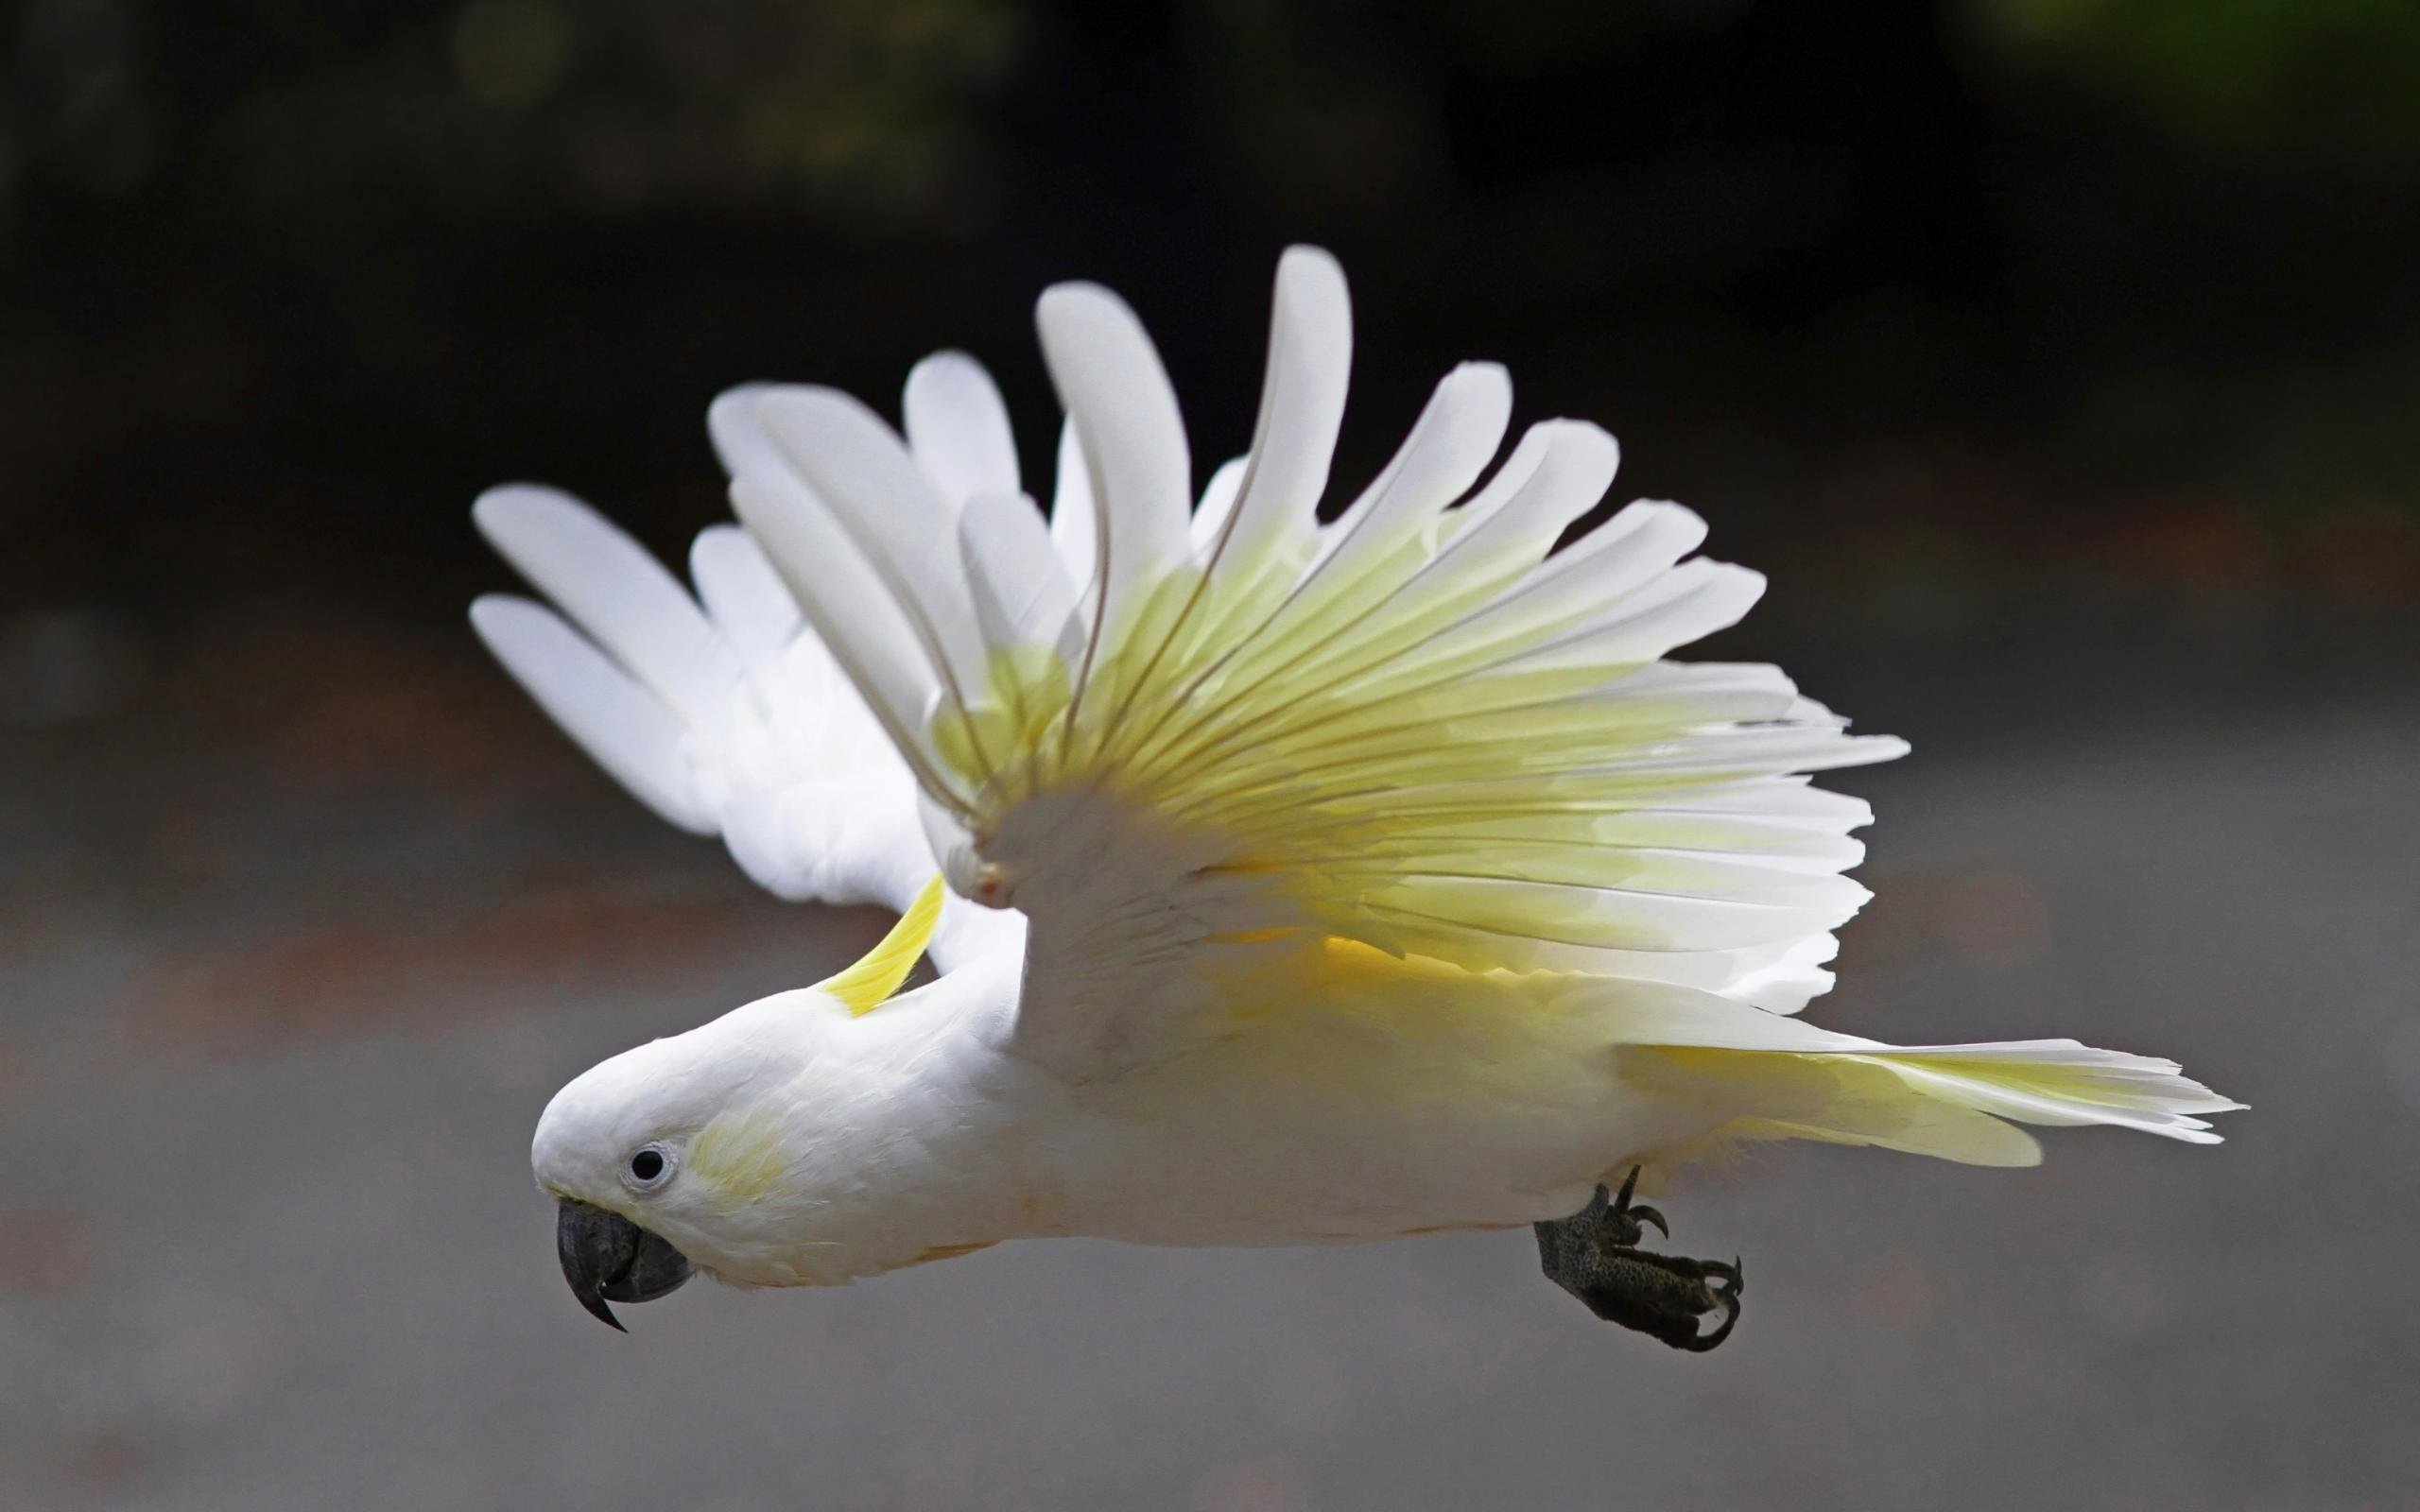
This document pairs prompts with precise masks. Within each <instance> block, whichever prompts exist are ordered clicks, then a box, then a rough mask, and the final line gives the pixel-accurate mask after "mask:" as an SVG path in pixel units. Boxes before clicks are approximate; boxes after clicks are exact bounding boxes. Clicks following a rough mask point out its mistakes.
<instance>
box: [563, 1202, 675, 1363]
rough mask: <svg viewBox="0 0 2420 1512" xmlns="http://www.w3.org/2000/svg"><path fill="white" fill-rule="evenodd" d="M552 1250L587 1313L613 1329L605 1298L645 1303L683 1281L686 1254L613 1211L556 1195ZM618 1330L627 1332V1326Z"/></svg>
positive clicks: (614, 1322)
mask: <svg viewBox="0 0 2420 1512" xmlns="http://www.w3.org/2000/svg"><path fill="white" fill-rule="evenodd" d="M555 1252H556V1254H557V1255H558V1256H560V1257H561V1258H562V1263H563V1280H567V1281H569V1282H570V1283H571V1295H572V1296H574V1297H579V1305H580V1306H582V1307H584V1308H586V1309H588V1312H589V1314H590V1315H591V1316H593V1317H595V1318H596V1319H598V1320H599V1321H601V1322H604V1323H608V1324H611V1325H612V1326H613V1327H614V1328H617V1329H619V1328H621V1327H622V1320H621V1319H619V1318H617V1317H615V1316H614V1310H613V1309H612V1308H610V1307H607V1306H606V1305H605V1304H606V1303H608V1302H651V1301H654V1300H655V1299H656V1298H657V1297H662V1296H663V1295H664V1294H665V1293H666V1292H668V1291H671V1290H673V1289H674V1288H675V1287H677V1286H679V1285H680V1284H681V1283H682V1282H683V1281H685V1280H688V1279H689V1273H690V1271H691V1269H692V1268H693V1267H692V1266H691V1265H690V1263H689V1257H688V1256H686V1255H684V1254H683V1253H681V1251H679V1250H677V1249H675V1248H673V1247H672V1246H670V1245H668V1244H666V1243H665V1242H664V1241H663V1240H662V1239H660V1238H658V1237H656V1236H655V1235H654V1234H651V1233H649V1232H648V1231H647V1230H646V1229H642V1228H640V1227H639V1226H638V1225H637V1224H634V1223H632V1222H631V1220H629V1219H628V1218H625V1217H623V1216H622V1215H621V1214H619V1213H615V1212H607V1211H605V1210H604V1209H602V1208H592V1207H590V1206H589V1205H588V1204H587V1203H585V1202H573V1201H571V1200H570V1199H569V1198H564V1199H562V1211H561V1212H560V1213H559V1214H558V1215H557V1217H556V1219H555ZM623 1332H629V1331H628V1330H627V1329H625V1330H623Z"/></svg>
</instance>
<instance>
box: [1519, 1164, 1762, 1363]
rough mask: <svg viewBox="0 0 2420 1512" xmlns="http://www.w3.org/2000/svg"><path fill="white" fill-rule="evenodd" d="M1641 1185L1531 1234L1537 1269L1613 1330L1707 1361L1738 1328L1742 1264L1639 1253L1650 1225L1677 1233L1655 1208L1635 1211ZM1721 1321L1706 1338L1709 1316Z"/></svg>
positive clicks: (1600, 1197) (1630, 1184) (1598, 1199)
mask: <svg viewBox="0 0 2420 1512" xmlns="http://www.w3.org/2000/svg"><path fill="white" fill-rule="evenodd" d="M1637 1184H1638V1172H1637V1171H1636V1170H1635V1169H1634V1170H1633V1171H1632V1172H1631V1174H1630V1177H1629V1179H1627V1180H1625V1181H1624V1182H1623V1183H1622V1190H1621V1193H1620V1194H1619V1195H1618V1196H1615V1197H1611V1198H1608V1196H1607V1194H1606V1192H1605V1189H1604V1188H1603V1187H1601V1186H1600V1187H1599V1188H1598V1189H1597V1191H1596V1194H1594V1195H1593V1196H1592V1197H1590V1198H1589V1201H1588V1205H1587V1206H1586V1207H1584V1208H1582V1209H1581V1210H1580V1211H1578V1212H1576V1213H1574V1214H1572V1215H1571V1216H1570V1217H1568V1218H1559V1219H1556V1220H1553V1221H1551V1222H1547V1223H1539V1224H1534V1225H1532V1226H1531V1228H1532V1229H1533V1231H1534V1232H1535V1233H1536V1235H1537V1240H1538V1263H1539V1268H1540V1269H1542V1270H1544V1271H1545V1272H1546V1276H1547V1280H1550V1281H1553V1282H1554V1283H1555V1284H1556V1285H1557V1286H1560V1287H1562V1288H1563V1289H1564V1291H1566V1292H1569V1293H1570V1294H1571V1295H1572V1296H1574V1297H1578V1298H1579V1299H1580V1300H1581V1301H1582V1303H1583V1304H1585V1305H1586V1307H1587V1309H1588V1311H1590V1312H1591V1313H1594V1314H1597V1315H1598V1316H1599V1317H1600V1318H1603V1319H1604V1320H1605V1321H1606V1322H1608V1323H1618V1324H1620V1325H1621V1326H1622V1327H1624V1328H1626V1329H1634V1330H1636V1331H1637V1332H1641V1333H1645V1334H1648V1335H1650V1336H1651V1337H1653V1338H1656V1339H1660V1340H1662V1341H1663V1342H1664V1343H1665V1344H1668V1345H1669V1346H1671V1347H1672V1348H1673V1349H1686V1350H1689V1351H1690V1352H1692V1353H1703V1352H1704V1351H1706V1350H1708V1349H1713V1348H1715V1347H1716V1346H1717V1345H1719V1344H1720V1343H1721V1342H1722V1341H1723V1340H1725V1339H1727V1338H1729V1337H1730V1336H1731V1331H1732V1329H1734V1328H1735V1327H1737V1325H1738V1322H1739V1296H1740V1293H1741V1291H1742V1289H1743V1288H1742V1283H1741V1271H1740V1265H1739V1262H1738V1261H1737V1260H1734V1261H1733V1262H1732V1263H1730V1264H1728V1265H1726V1264H1724V1263H1721V1262H1720V1261H1712V1260H1690V1259H1687V1258H1685V1257H1684V1256H1679V1255H1659V1254H1655V1253H1652V1252H1651V1251H1649V1250H1644V1249H1640V1248H1639V1247H1637V1246H1638V1242H1639V1240H1640V1239H1641V1238H1642V1237H1644V1235H1645V1232H1646V1229H1645V1225H1646V1224H1650V1223H1651V1224H1653V1225H1654V1226H1655V1227H1656V1228H1657V1229H1661V1230H1662V1231H1663V1232H1664V1234H1665V1236H1666V1237H1670V1235H1671V1229H1669V1228H1668V1227H1667V1226H1666V1224H1665V1222H1664V1215H1663V1214H1662V1213H1660V1212H1658V1211H1655V1210H1654V1209H1652V1208H1649V1207H1645V1206H1633V1205H1632V1203H1631V1200H1630V1196H1631V1193H1632V1191H1633V1189H1634V1188H1635V1187H1636V1186H1637ZM1715 1312H1720V1313H1721V1314H1722V1320H1721V1321H1720V1323H1718V1324H1716V1325H1715V1326H1714V1328H1713V1329H1711V1330H1709V1331H1705V1332H1701V1331H1700V1325H1701V1323H1702V1322H1703V1319H1704V1318H1705V1316H1706V1314H1710V1313H1715Z"/></svg>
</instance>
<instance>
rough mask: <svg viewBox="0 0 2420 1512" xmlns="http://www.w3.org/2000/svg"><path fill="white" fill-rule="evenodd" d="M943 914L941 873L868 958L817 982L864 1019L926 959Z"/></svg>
mask: <svg viewBox="0 0 2420 1512" xmlns="http://www.w3.org/2000/svg"><path fill="white" fill-rule="evenodd" d="M941 917H942V879H941V878H940V876H939V875H938V874H937V875H935V876H934V878H933V880H932V881H930V882H928V883H926V884H925V890H924V891H923V892H920V893H918V894H917V895H916V901H915V902H912V903H910V904H908V912H906V913H905V914H902V915H901V916H900V917H899V922H897V923H896V924H893V925H891V926H890V934H888V935H885V936H882V942H881V943H880V944H878V945H876V946H875V947H874V948H873V950H870V951H868V952H866V955H865V959H863V960H861V961H859V962H857V964H856V965H855V966H852V967H850V968H849V969H848V970H847V971H842V972H841V973H840V974H839V975H838V976H833V977H827V978H825V979H824V980H823V981H821V982H819V983H817V984H816V987H817V989H818V990H820V991H824V992H829V993H831V994H832V995H833V996H834V997H836V998H838V999H839V1000H840V1001H841V1002H843V1003H845V1004H847V1005H849V1014H850V1016H851V1017H852V1018H862V1017H864V1016H865V1015H866V1014H869V1013H872V1012H873V1010H874V1009H876V1008H878V1007H880V1006H882V1005H883V1004H885V1003H887V1002H889V1001H890V995H891V994H892V993H894V992H896V991H898V990H899V984H900V983H902V982H905V981H907V980H908V972H909V971H914V970H915V969H916V963H917V962H918V961H919V960H921V959H923V958H924V954H925V945H926V944H928V943H930V942H931V940H932V937H933V926H934V924H936V923H938V922H939V921H940V919H941Z"/></svg>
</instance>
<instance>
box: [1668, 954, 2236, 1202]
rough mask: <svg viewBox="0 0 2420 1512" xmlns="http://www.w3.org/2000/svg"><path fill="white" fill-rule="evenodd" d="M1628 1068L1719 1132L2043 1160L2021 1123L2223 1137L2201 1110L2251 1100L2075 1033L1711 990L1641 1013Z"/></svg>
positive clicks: (2198, 1139) (1987, 1158)
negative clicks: (1942, 1032) (1941, 1037)
mask: <svg viewBox="0 0 2420 1512" xmlns="http://www.w3.org/2000/svg"><path fill="white" fill-rule="evenodd" d="M1632 1017H1633V1018H1634V1022H1631V1023H1629V1024H1627V1025H1626V1026H1625V1028H1624V1030H1623V1038H1624V1039H1625V1040H1627V1041H1629V1042H1628V1043H1626V1044H1625V1045H1624V1047H1623V1051H1622V1062H1621V1065H1622V1072H1623V1074H1624V1075H1625V1077H1627V1078H1629V1079H1632V1080H1634V1081H1636V1082H1640V1083H1643V1084H1645V1085H1648V1086H1651V1087H1653V1088H1655V1089H1657V1090H1658V1091H1666V1092H1671V1093H1675V1094H1680V1095H1684V1096H1687V1097H1690V1098H1693V1099H1697V1100H1700V1101H1701V1102H1703V1103H1710V1104H1712V1105H1713V1106H1714V1107H1716V1108H1720V1109H1722V1110H1724V1111H1726V1112H1727V1113H1728V1115H1729V1116H1728V1118H1727V1120H1726V1121H1725V1122H1723V1123H1722V1124H1721V1125H1720V1127H1719V1128H1718V1129H1717V1130H1716V1132H1715V1134H1714V1139H1715V1140H1716V1141H1718V1142H1720V1141H1730V1140H1782V1139H1800V1140H1816V1141H1821V1142H1823V1143H1832V1144H1871V1145H1876V1146H1879V1147H1881V1148H1884V1149H1893V1150H1903V1151H1906V1152H1908V1153H1910V1154H1914V1155H1929V1156H1934V1157H1937V1158H1939V1159H1942V1160H1957V1161H1961V1162H1962V1163H1965V1164H1968V1165H2032V1164H2034V1163H2035V1162H2037V1161H2039V1160H2041V1158H2042V1149H2041V1146H2040V1145H2039V1144H2037V1143H2035V1142H2034V1139H2033V1137H2032V1136H2031V1135H2030V1134H2028V1133H2026V1132H2025V1131H2024V1130H2023V1129H2020V1128H2016V1127H2014V1126H2013V1125H2016V1124H2032V1125H2046V1126H2051V1127H2073V1126H2078V1125H2092V1124H2105V1125H2113V1126H2115V1127H2118V1128H2131V1129H2137V1130H2140V1131H2141V1132H2143V1133H2146V1134H2157V1135H2161V1136H2163V1137H2165V1138H2168V1139H2172V1140H2182V1141H2184V1142H2186V1143H2190V1144H2216V1143H2219V1136H2218V1135H2217V1134H2215V1133H2213V1132H2212V1131H2211V1129H2210V1125H2209V1122H2208V1121H2207V1120H2206V1119H2205V1118H2204V1117H2202V1116H2201V1115H2203V1114H2205V1113H2222V1112H2227V1111H2230V1110H2232V1109H2235V1108H2241V1107H2243V1106H2244V1105H2243V1104H2241V1103H2238V1102H2236V1101H2235V1100H2234V1099H2232V1098H2228V1097H2223V1096H2221V1095H2220V1094H2218V1093H2217V1092H2214V1091H2211V1090H2210V1089H2209V1088H2207V1087H2204V1086H2203V1085H2202V1084H2201V1083H2200V1082H2198V1081H2195V1080H2193V1079H2192V1078H2190V1077H2188V1076H2187V1075H2185V1074H2183V1071H2182V1070H2181V1069H2180V1068H2179V1067H2178V1065H2177V1064H2176V1062H2174V1061H2172V1060H2162V1059H2159V1058H2156V1057H2151V1056H2137V1055H2131V1054H2128V1053H2127V1052H2125V1051H2120V1050H2101V1049H2097V1048H2095V1047H2093V1046H2091V1045H2086V1044H2081V1043H2079V1042H2077V1041H2076V1040H2003V1041H1998V1042H1993V1043H1981V1044H1964V1045H1891V1044H1884V1043H1882V1042H1880V1041H1877V1040H1863V1039H1859V1038H1858V1037H1856V1036H1853V1035H1843V1034H1834V1033H1831V1032H1829V1031H1826V1030H1823V1029H1818V1028H1816V1027H1814V1026H1813V1025H1811V1024H1807V1023H1805V1022H1800V1021H1797V1020H1791V1019H1783V1018H1778V1017H1774V1016H1772V1015H1768V1014H1753V1015H1743V1014H1741V1013H1740V1012H1739V1011H1737V1009H1736V1008H1735V1007H1733V1005H1730V1004H1728V1003H1716V1002H1709V1001H1708V1000H1707V999H1706V998H1705V997H1703V996H1700V997H1699V998H1698V1001H1696V1002H1695V1003H1693V1004H1686V1005H1682V1004H1674V1003H1669V1002H1668V1003H1667V1004H1664V1005H1658V1006H1657V1007H1656V1008H1654V1009H1651V1010H1650V1011H1649V1012H1648V1013H1647V1014H1646V1015H1644V1016H1643V1017H1642V1016H1636V1015H1634V1016H1632Z"/></svg>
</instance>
